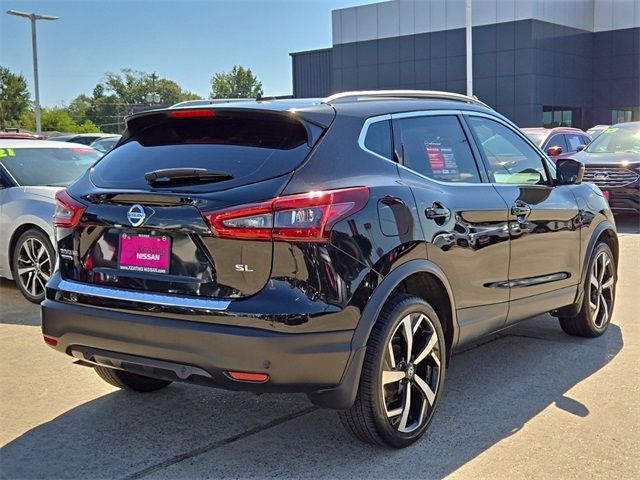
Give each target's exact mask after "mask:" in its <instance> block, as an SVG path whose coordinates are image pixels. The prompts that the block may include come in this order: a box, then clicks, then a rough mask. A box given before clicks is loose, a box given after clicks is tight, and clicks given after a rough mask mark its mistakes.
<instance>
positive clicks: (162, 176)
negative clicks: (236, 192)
mask: <svg viewBox="0 0 640 480" xmlns="http://www.w3.org/2000/svg"><path fill="white" fill-rule="evenodd" d="M144 178H145V179H146V180H147V182H148V183H149V184H154V183H197V182H203V183H206V182H220V181H222V180H231V179H232V178H233V175H231V174H230V173H225V172H216V171H213V170H207V169H206V168H164V169H161V170H153V171H152V172H147V173H145V174H144Z"/></svg>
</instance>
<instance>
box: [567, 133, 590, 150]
mask: <svg viewBox="0 0 640 480" xmlns="http://www.w3.org/2000/svg"><path fill="white" fill-rule="evenodd" d="M565 136H566V137H567V143H568V144H569V151H570V152H575V151H576V150H577V149H578V147H579V146H580V145H586V144H587V143H589V142H586V143H585V141H584V137H583V136H582V135H576V134H574V133H570V134H567V135H565Z"/></svg>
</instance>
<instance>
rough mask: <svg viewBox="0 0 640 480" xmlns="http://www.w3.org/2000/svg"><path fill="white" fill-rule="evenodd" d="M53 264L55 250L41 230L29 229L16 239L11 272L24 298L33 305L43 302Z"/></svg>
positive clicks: (54, 261)
mask: <svg viewBox="0 0 640 480" xmlns="http://www.w3.org/2000/svg"><path fill="white" fill-rule="evenodd" d="M55 264H56V256H55V250H54V249H53V246H52V245H51V242H50V241H49V238H48V237H47V235H46V234H45V233H44V232H43V231H42V230H40V229H37V228H31V229H29V230H27V231H26V232H24V233H23V234H22V235H20V237H18V240H17V241H16V244H15V247H14V249H13V252H12V254H11V271H12V273H13V278H14V279H15V282H16V285H17V286H18V288H19V289H20V292H22V295H24V298H26V299H27V300H29V301H30V302H33V303H40V302H42V300H44V295H45V284H46V283H47V281H48V280H49V277H50V276H51V274H52V273H53V270H54V268H55Z"/></svg>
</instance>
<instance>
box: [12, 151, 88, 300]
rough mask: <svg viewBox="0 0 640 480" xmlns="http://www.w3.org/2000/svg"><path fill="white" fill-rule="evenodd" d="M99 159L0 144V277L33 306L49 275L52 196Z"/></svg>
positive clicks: (84, 154)
mask: <svg viewBox="0 0 640 480" xmlns="http://www.w3.org/2000/svg"><path fill="white" fill-rule="evenodd" d="M99 158H100V154H99V153H98V152H97V151H95V150H94V149H92V148H90V147H87V146H84V145H77V144H70V143H66V142H50V141H45V140H2V139H0V277H4V278H8V279H15V280H16V283H17V284H18V287H19V288H20V290H21V291H22V293H23V295H24V296H25V297H26V298H27V299H28V300H30V301H32V302H35V303H39V302H41V301H42V299H43V298H44V294H45V284H46V283H47V280H48V279H49V276H50V275H51V273H52V272H53V270H54V267H55V262H56V257H55V251H54V248H53V245H55V242H54V239H53V224H52V217H53V213H54V211H55V208H56V202H55V194H56V192H57V191H58V190H61V189H62V188H63V187H65V186H67V185H69V184H70V183H72V182H73V181H74V180H75V179H76V178H78V177H79V176H80V175H81V174H82V173H83V172H84V171H85V170H86V169H87V168H89V167H90V166H91V165H93V164H94V163H95V162H96V161H97V160H98V159H99Z"/></svg>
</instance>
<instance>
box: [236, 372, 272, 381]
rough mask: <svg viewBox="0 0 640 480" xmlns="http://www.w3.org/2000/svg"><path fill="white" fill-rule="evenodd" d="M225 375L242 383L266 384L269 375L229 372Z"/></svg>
mask: <svg viewBox="0 0 640 480" xmlns="http://www.w3.org/2000/svg"><path fill="white" fill-rule="evenodd" d="M227 374H228V375H229V376H230V377H231V378H233V379H234V380H240V381H242V382H266V381H267V380H269V375H267V374H266V373H252V372H234V371H229V372H227Z"/></svg>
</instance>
